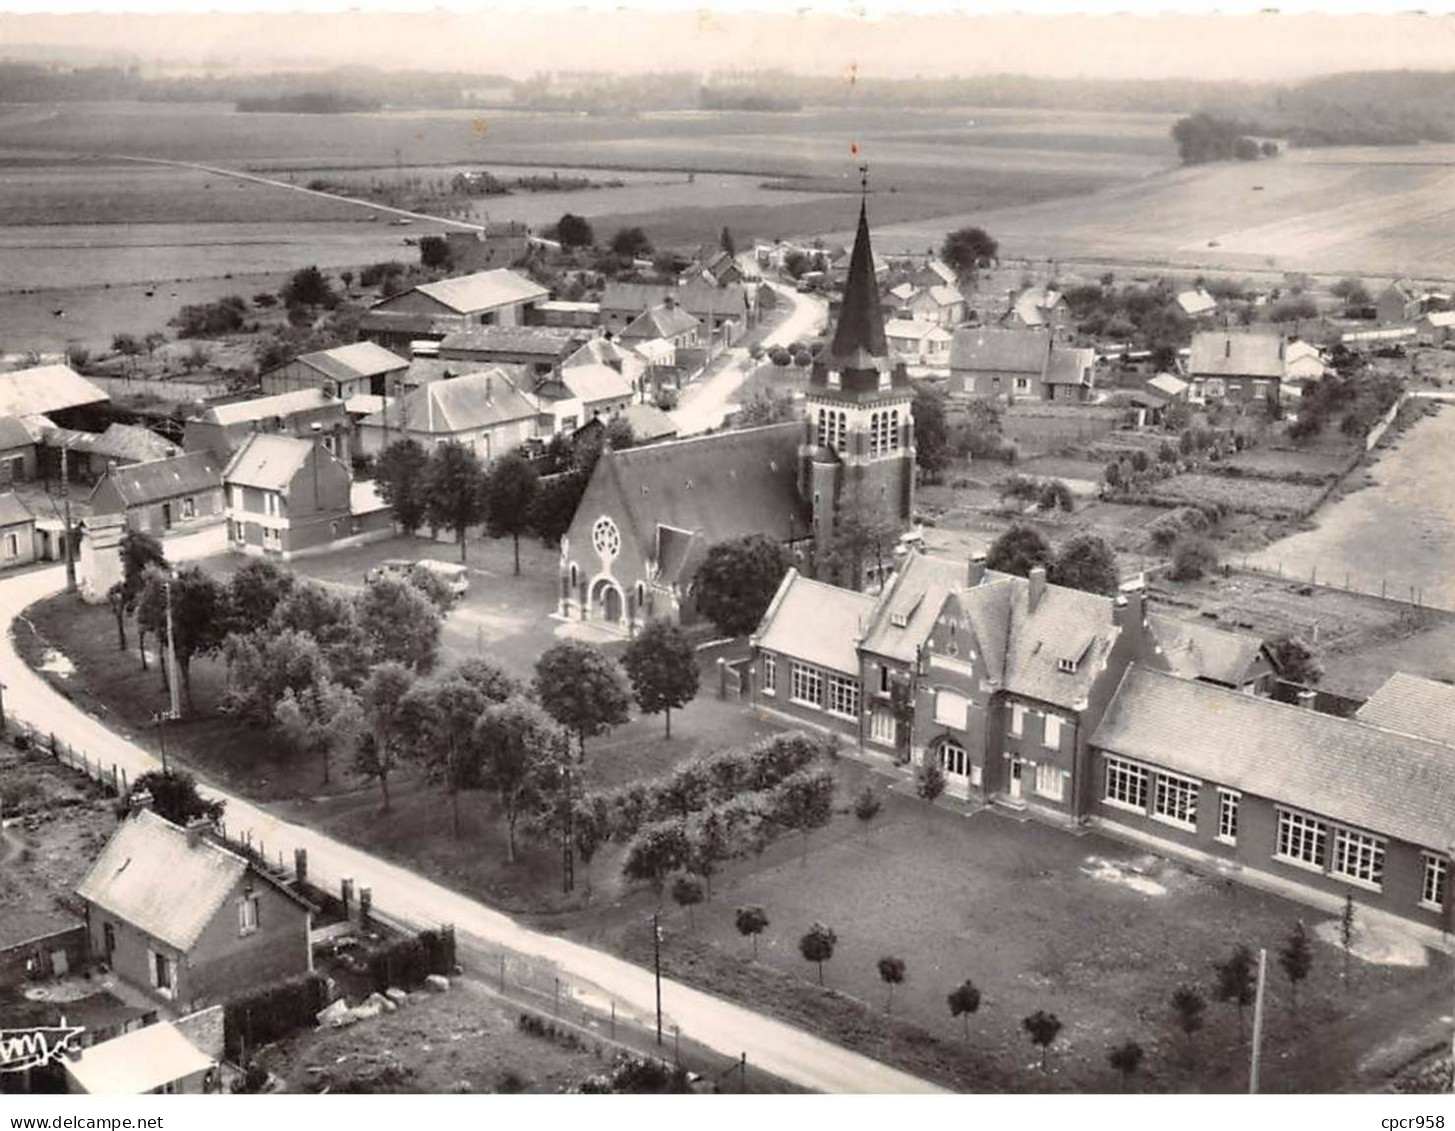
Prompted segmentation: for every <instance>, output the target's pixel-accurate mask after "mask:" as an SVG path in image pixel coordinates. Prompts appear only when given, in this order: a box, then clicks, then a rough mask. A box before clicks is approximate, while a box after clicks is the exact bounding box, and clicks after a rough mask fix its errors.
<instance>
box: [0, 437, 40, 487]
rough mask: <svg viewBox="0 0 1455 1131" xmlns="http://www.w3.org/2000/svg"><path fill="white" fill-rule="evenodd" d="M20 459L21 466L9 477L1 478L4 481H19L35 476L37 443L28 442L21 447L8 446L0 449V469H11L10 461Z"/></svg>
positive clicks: (0, 480)
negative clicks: (2, 449)
mask: <svg viewBox="0 0 1455 1131" xmlns="http://www.w3.org/2000/svg"><path fill="white" fill-rule="evenodd" d="M16 459H18V460H19V461H20V463H21V466H20V467H19V468H17V469H16V470H15V471H14V472H12V473H11V474H10V477H9V478H7V479H0V482H4V483H17V482H21V481H23V480H29V479H34V478H35V445H34V444H26V445H24V446H22V447H19V448H6V449H5V450H4V451H0V471H10V461H11V460H16Z"/></svg>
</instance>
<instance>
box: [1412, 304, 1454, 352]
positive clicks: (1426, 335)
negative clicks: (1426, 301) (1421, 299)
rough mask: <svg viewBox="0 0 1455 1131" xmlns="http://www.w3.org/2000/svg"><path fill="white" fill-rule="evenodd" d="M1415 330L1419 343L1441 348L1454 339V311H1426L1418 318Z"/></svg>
mask: <svg viewBox="0 0 1455 1131" xmlns="http://www.w3.org/2000/svg"><path fill="white" fill-rule="evenodd" d="M1416 329H1417V331H1418V332H1419V337H1420V341H1421V342H1423V343H1425V344H1427V345H1432V346H1443V345H1444V344H1445V343H1446V342H1448V341H1450V340H1451V338H1452V337H1455V310H1434V311H1428V312H1426V313H1425V314H1423V315H1421V316H1420V320H1419V322H1418V323H1417V325H1416Z"/></svg>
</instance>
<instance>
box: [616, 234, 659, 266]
mask: <svg viewBox="0 0 1455 1131" xmlns="http://www.w3.org/2000/svg"><path fill="white" fill-rule="evenodd" d="M611 250H612V252H613V253H614V254H616V255H620V256H622V257H623V258H626V259H648V258H650V257H651V254H652V241H651V238H650V237H648V235H647V233H646V232H645V231H644V230H643V229H641V228H637V227H632V228H618V229H617V232H616V235H614V236H612V237H611Z"/></svg>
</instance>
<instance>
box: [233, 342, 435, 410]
mask: <svg viewBox="0 0 1455 1131" xmlns="http://www.w3.org/2000/svg"><path fill="white" fill-rule="evenodd" d="M408 368H409V362H408V361H406V360H405V359H404V358H402V357H400V356H398V355H397V354H393V353H390V352H389V351H388V350H386V349H385V348H384V347H383V346H379V345H376V344H374V343H373V342H354V343H353V344H352V345H347V346H337V347H336V348H334V349H331V350H317V351H315V352H313V353H305V354H300V355H299V356H298V357H295V358H294V359H293V360H292V361H290V362H287V363H286V364H283V365H279V366H276V367H274V368H273V369H269V370H267V371H266V372H265V373H263V374H262V376H261V378H260V381H261V382H262V386H263V392H264V393H268V394H274V393H291V392H296V391H297V390H300V389H324V390H326V391H328V392H329V393H332V394H333V396H335V397H338V398H339V399H341V400H348V399H349V398H350V397H357V396H364V395H368V396H375V397H383V396H388V395H389V394H390V393H391V392H392V391H393V389H394V385H395V382H396V381H397V380H398V378H399V377H400V375H401V374H403V373H404V371H405V370H406V369H408Z"/></svg>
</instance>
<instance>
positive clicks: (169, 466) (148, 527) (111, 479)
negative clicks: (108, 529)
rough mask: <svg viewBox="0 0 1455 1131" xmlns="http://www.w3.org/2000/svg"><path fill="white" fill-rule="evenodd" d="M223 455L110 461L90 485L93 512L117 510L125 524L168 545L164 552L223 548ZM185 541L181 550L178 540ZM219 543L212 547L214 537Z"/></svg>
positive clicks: (202, 453)
mask: <svg viewBox="0 0 1455 1131" xmlns="http://www.w3.org/2000/svg"><path fill="white" fill-rule="evenodd" d="M222 468H223V461H222V460H221V459H219V458H218V457H217V456H216V455H214V454H213V453H212V452H210V451H198V452H187V453H186V454H185V455H179V456H173V457H172V458H171V459H158V460H150V461H148V462H147V463H134V464H131V465H129V466H127V467H113V468H110V469H108V470H107V471H106V473H105V474H104V475H102V477H101V478H100V479H98V480H97V481H96V486H94V487H93V488H92V489H91V496H90V505H91V514H92V516H93V517H99V516H104V515H116V516H118V517H123V518H124V519H125V525H126V526H127V527H128V528H129V529H131V530H136V531H140V532H141V533H144V534H151V535H153V536H155V537H157V538H160V539H161V540H162V543H163V545H164V546H168V545H171V546H172V548H169V549H168V550H167V557H168V558H169V559H172V560H176V559H178V558H179V557H182V556H187V555H190V554H192V553H194V552H195V553H206V552H210V551H211V550H213V549H216V550H221V549H223V548H224V547H223V545H222V541H223V538H224V537H225V527H224V525H223V524H224V523H225V521H226V513H225V509H226V508H225V506H224V503H223V494H222ZM181 542H185V543H186V544H187V546H188V547H189V550H188V551H187V554H186V555H184V553H183V552H182V547H181V546H180V545H177V544H178V543H181ZM213 542H216V543H218V544H217V545H216V546H215V547H213V545H212V543H213Z"/></svg>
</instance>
